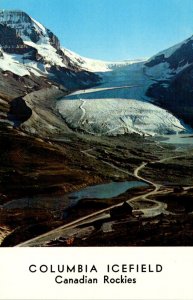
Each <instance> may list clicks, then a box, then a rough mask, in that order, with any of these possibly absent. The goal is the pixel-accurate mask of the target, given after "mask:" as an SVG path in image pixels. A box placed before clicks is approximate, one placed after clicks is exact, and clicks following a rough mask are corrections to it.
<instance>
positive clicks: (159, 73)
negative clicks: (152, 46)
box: [144, 37, 193, 126]
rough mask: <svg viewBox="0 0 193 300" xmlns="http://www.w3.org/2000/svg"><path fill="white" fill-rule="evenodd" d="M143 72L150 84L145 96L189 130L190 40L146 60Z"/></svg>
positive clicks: (191, 121)
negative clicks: (187, 126)
mask: <svg viewBox="0 0 193 300" xmlns="http://www.w3.org/2000/svg"><path fill="white" fill-rule="evenodd" d="M144 72H145V73H146V75H147V76H148V77H149V78H151V79H152V80H153V81H154V82H153V83H152V85H150V87H149V88H148V89H147V92H146V95H147V96H149V97H151V99H152V100H153V101H154V102H155V103H157V104H159V105H161V106H162V107H164V108H167V109H168V110H169V111H171V112H172V113H174V114H175V115H176V116H178V117H180V118H182V119H183V120H184V121H185V122H187V123H189V124H190V125H191V126H193V113H192V111H193V101H192V99H193V89H192V86H193V37H191V38H189V39H186V40H185V41H183V42H181V43H179V44H177V45H175V46H173V47H171V48H169V49H166V50H164V51H162V52H160V53H158V54H157V55H155V56H154V57H152V58H151V59H149V61H147V62H146V63H145V66H144Z"/></svg>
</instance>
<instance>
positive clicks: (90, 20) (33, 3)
mask: <svg viewBox="0 0 193 300" xmlns="http://www.w3.org/2000/svg"><path fill="white" fill-rule="evenodd" d="M0 9H19V10H23V11H25V12H26V13H28V14H29V15H30V16H31V17H33V18H34V19H36V20H37V21H39V22H40V23H42V24H43V25H44V26H46V27H47V28H49V29H50V30H51V31H52V32H54V33H55V34H56V35H57V36H58V38H59V39H60V42H61V45H62V46H63V47H65V48H68V49H70V50H72V51H74V52H76V53H78V54H80V55H82V56H85V57H90V58H95V59H101V60H108V61H119V60H124V59H135V58H149V57H151V56H152V55H155V54H156V53H158V52H159V51H162V50H164V49H166V48H168V47H170V46H173V45H175V44H176V43H179V42H181V41H183V40H184V39H186V38H188V37H190V36H191V35H193V0H0Z"/></svg>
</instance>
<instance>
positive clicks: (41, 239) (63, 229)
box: [16, 148, 185, 247]
mask: <svg viewBox="0 0 193 300" xmlns="http://www.w3.org/2000/svg"><path fill="white" fill-rule="evenodd" d="M94 149H95V148H90V149H88V150H83V151H81V152H82V153H84V154H85V155H86V156H88V157H91V158H93V159H97V157H96V156H94V155H93V154H90V152H91V151H93V150H94ZM184 156H185V155H178V156H171V157H167V158H163V159H160V160H158V161H154V162H152V163H163V162H165V161H169V160H171V159H175V158H182V157H184ZM101 162H102V163H103V164H106V165H109V166H110V167H112V168H114V169H116V170H118V171H120V172H123V173H126V174H128V175H130V176H134V177H135V178H137V179H139V180H141V181H143V182H146V183H148V184H149V185H151V186H153V188H154V189H153V190H152V191H148V192H146V193H145V194H143V195H138V196H134V197H132V198H131V199H129V200H127V202H128V203H130V204H131V205H132V206H134V205H135V202H136V201H139V200H145V201H148V202H150V203H151V204H152V206H151V207H150V208H144V209H140V211H141V212H142V213H143V217H152V216H157V215H159V214H161V213H163V212H164V211H165V208H166V207H167V205H166V204H165V203H161V202H158V201H156V200H152V199H148V197H149V196H152V195H155V194H157V193H159V192H160V188H161V187H162V185H160V184H157V183H155V182H153V181H150V180H148V179H146V178H144V177H142V176H140V175H139V172H140V171H141V170H142V169H144V168H145V167H146V166H147V165H148V163H145V162H143V163H142V164H141V165H140V166H138V167H137V168H136V169H135V170H134V173H130V172H128V171H126V170H123V169H120V168H119V167H117V166H115V165H113V164H111V163H109V162H106V161H104V160H101ZM121 205H123V202H121V203H118V204H115V205H112V206H110V207H108V208H105V209H101V210H99V211H96V212H94V213H91V214H89V215H87V216H84V217H81V218H79V219H77V220H75V221H72V222H70V223H68V224H65V225H62V226H60V227H58V228H56V229H53V230H51V231H49V232H47V233H45V234H42V235H40V236H38V237H35V238H33V239H31V240H28V241H26V242H23V243H21V244H19V245H17V246H16V247H26V246H38V245H42V244H44V243H46V241H50V240H52V239H56V238H59V237H60V236H62V235H64V234H65V233H67V232H69V231H70V230H72V229H75V228H76V227H77V226H80V225H82V224H85V223H87V222H93V221H94V220H98V219H99V218H100V219H101V218H103V217H104V218H107V217H110V210H111V209H113V208H115V207H119V206H121Z"/></svg>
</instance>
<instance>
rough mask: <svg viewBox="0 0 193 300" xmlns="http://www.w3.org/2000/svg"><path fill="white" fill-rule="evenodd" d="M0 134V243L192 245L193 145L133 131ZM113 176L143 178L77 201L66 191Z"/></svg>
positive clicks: (13, 244)
mask: <svg viewBox="0 0 193 300" xmlns="http://www.w3.org/2000/svg"><path fill="white" fill-rule="evenodd" d="M0 137H1V144H2V145H5V146H6V147H7V148H6V149H7V152H6V153H5V151H3V149H2V150H1V157H2V158H3V159H2V160H1V161H2V166H1V174H0V175H1V191H2V192H1V195H0V201H1V203H0V204H1V207H0V220H1V224H0V227H1V231H0V235H1V238H2V240H3V241H2V246H16V245H19V246H68V245H70V246H71V245H72V246H89V245H90V246H105V245H108V246H114V245H119V246H128V245H143V246H145V245H151V246H154V245H155V246H158V245H159V246H161V245H179V246H183V245H189V246H190V245H192V244H193V239H192V236H193V235H192V233H193V229H192V228H193V227H192V222H193V214H192V211H193V187H192V186H193V184H192V171H193V149H192V148H191V147H188V146H187V147H181V145H180V148H179V146H177V145H173V144H169V143H161V142H160V140H159V139H155V138H147V137H146V138H144V137H140V136H135V135H129V136H128V135H124V136H118V137H94V136H90V135H83V134H78V133H74V134H70V133H69V134H66V136H65V137H64V136H63V138H61V137H58V138H55V139H53V140H52V139H49V140H43V139H33V138H32V137H28V138H26V136H25V138H24V137H23V136H22V135H21V134H20V132H19V131H18V130H15V131H13V132H12V134H10V132H9V133H7V135H6V132H5V131H4V133H3V134H1V135H0ZM9 139H10V142H9ZM5 140H6V142H5ZM23 143H24V144H25V147H23V146H22V144H23ZM13 148H14V151H13ZM24 149H25V151H24ZM32 149H33V151H32ZM21 151H22V155H20V153H21ZM28 151H29V153H33V154H32V156H33V157H29V153H28ZM31 151H32V152H31ZM45 154H46V155H45ZM32 161H33V162H34V164H33V166H32V165H31V163H32ZM32 170H33V171H32ZM182 172H183V176H182ZM112 181H113V182H125V181H139V182H143V183H145V184H146V185H144V186H141V187H140V186H139V187H136V188H132V189H129V190H127V191H125V192H123V193H121V194H120V195H117V196H115V197H109V198H103V197H101V198H100V199H95V198H93V197H92V198H89V197H88V196H87V197H86V198H82V199H80V200H79V201H78V202H77V203H75V204H74V202H73V197H70V195H71V192H72V191H78V190H82V189H83V188H84V187H86V186H88V185H96V184H101V183H108V182H112ZM72 203H73V205H72ZM127 204H129V205H128V206H127ZM130 207H132V213H131V211H130Z"/></svg>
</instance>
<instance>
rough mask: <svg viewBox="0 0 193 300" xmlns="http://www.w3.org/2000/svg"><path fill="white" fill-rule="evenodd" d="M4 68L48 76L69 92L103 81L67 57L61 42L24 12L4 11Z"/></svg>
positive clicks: (0, 33)
mask: <svg viewBox="0 0 193 300" xmlns="http://www.w3.org/2000/svg"><path fill="white" fill-rule="evenodd" d="M0 47H1V55H0V68H1V69H2V70H4V71H8V70H9V71H11V72H13V73H14V74H17V75H20V76H25V75H29V76H30V75H31V73H33V74H34V75H35V76H38V77H39V76H44V77H47V78H49V79H51V80H53V81H56V82H57V83H59V84H62V85H63V86H64V87H66V88H68V89H77V88H85V87H88V86H92V85H95V84H96V83H97V82H98V81H99V80H100V78H99V77H98V76H97V75H96V74H93V73H90V72H87V71H84V70H83V69H82V68H80V67H78V66H77V65H76V64H73V62H72V61H71V60H70V59H69V57H68V56H67V55H65V54H64V51H63V49H62V48H61V47H60V42H59V40H58V38H57V37H56V36H55V35H54V33H52V32H51V31H50V30H48V29H46V28H45V27H44V26H43V25H41V24H40V23H38V22H37V21H35V20H34V19H32V18H31V17H30V16H28V15H27V14H26V13H24V12H22V11H17V10H13V11H5V10H1V11H0Z"/></svg>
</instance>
